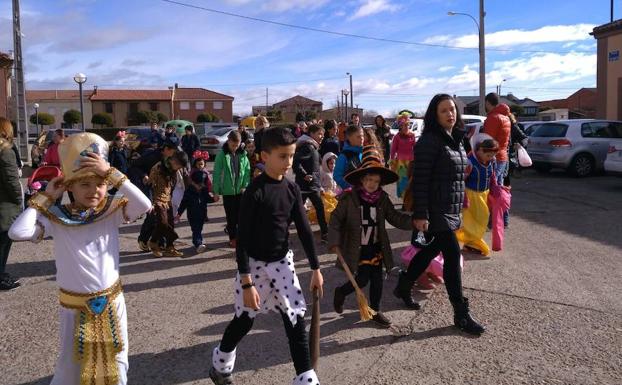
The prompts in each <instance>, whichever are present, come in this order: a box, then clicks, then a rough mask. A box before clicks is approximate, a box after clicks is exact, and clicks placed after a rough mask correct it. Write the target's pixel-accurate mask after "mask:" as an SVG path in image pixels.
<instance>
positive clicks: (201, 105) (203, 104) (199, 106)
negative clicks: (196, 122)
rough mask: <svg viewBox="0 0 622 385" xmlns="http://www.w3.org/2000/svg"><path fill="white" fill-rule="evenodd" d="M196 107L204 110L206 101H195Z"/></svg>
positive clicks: (198, 109)
mask: <svg viewBox="0 0 622 385" xmlns="http://www.w3.org/2000/svg"><path fill="white" fill-rule="evenodd" d="M194 109H195V110H197V111H203V110H204V109H205V102H196V103H194Z"/></svg>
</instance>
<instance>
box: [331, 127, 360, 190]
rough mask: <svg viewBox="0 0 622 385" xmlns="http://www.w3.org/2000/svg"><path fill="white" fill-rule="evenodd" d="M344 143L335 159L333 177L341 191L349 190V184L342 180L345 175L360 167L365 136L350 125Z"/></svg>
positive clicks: (357, 128) (358, 128) (358, 129)
mask: <svg viewBox="0 0 622 385" xmlns="http://www.w3.org/2000/svg"><path fill="white" fill-rule="evenodd" d="M345 135H346V141H345V143H344V145H343V150H342V151H341V153H340V154H339V157H338V158H337V163H336V164H335V171H334V172H333V177H334V178H335V182H337V185H338V186H339V188H341V190H346V189H349V188H351V187H352V186H350V184H349V183H348V182H347V181H346V180H345V179H344V177H345V176H346V174H348V173H349V172H350V171H352V170H354V169H356V168H358V167H359V166H360V165H361V156H362V154H363V141H364V140H365V134H364V132H363V129H362V128H360V127H359V126H355V125H350V126H348V128H347V129H346V133H345Z"/></svg>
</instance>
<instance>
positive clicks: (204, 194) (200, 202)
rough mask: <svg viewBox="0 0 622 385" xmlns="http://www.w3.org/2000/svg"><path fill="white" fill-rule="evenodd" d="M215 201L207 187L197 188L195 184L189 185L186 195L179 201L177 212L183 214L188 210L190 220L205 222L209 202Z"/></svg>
mask: <svg viewBox="0 0 622 385" xmlns="http://www.w3.org/2000/svg"><path fill="white" fill-rule="evenodd" d="M208 203H214V198H212V196H211V195H210V194H209V191H207V188H206V187H203V188H201V189H200V190H197V189H196V188H195V187H194V186H188V187H187V188H186V190H185V191H184V197H183V198H182V199H181V202H180V203H179V208H178V209H177V214H179V215H181V214H183V213H184V211H186V210H188V220H189V221H195V220H196V221H198V222H199V223H203V222H205V217H207V204H208Z"/></svg>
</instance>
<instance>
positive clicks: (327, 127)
mask: <svg viewBox="0 0 622 385" xmlns="http://www.w3.org/2000/svg"><path fill="white" fill-rule="evenodd" d="M319 152H320V158H323V157H324V154H327V153H329V152H332V153H333V154H335V155H337V156H338V155H339V152H340V151H339V137H338V136H337V122H336V121H334V120H327V121H326V122H324V140H322V143H321V144H320V150H319Z"/></svg>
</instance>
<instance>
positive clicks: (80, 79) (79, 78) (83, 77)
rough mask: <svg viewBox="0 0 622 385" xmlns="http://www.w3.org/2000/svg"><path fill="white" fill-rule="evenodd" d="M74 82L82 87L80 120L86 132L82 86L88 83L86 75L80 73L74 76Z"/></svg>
mask: <svg viewBox="0 0 622 385" xmlns="http://www.w3.org/2000/svg"><path fill="white" fill-rule="evenodd" d="M73 80H74V81H75V82H76V83H78V86H79V87H80V118H81V119H82V131H84V99H83V98H82V85H83V84H84V83H86V75H85V74H83V73H81V72H78V73H77V74H75V75H74V77H73Z"/></svg>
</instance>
